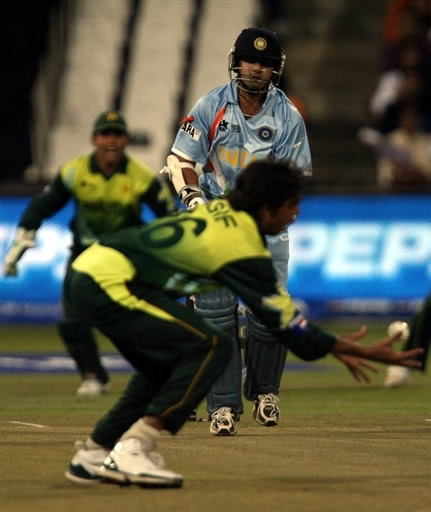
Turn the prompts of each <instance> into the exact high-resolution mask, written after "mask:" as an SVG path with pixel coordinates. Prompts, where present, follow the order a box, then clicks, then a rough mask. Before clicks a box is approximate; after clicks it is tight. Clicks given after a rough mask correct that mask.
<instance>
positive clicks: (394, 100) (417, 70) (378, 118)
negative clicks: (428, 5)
mask: <svg viewBox="0 0 431 512" xmlns="http://www.w3.org/2000/svg"><path fill="white" fill-rule="evenodd" d="M412 103H415V104H416V105H417V106H418V109H419V114H420V124H421V126H420V127H421V129H423V130H425V131H431V71H430V59H429V55H428V52H427V51H426V49H425V47H424V45H423V44H422V43H421V41H419V40H418V39H416V38H408V39H404V40H403V41H401V42H400V44H399V53H398V62H397V65H396V67H394V68H392V69H390V70H388V71H386V72H384V73H382V75H381V76H380V77H379V79H378V81H377V85H376V88H375V91H374V93H373V94H372V96H371V99H370V112H371V116H372V119H373V121H374V123H373V124H374V125H375V126H376V128H377V129H378V130H380V131H381V132H382V133H389V132H390V131H392V130H394V129H395V128H396V127H397V126H398V120H399V115H400V111H401V109H402V108H403V106H404V105H406V104H412Z"/></svg>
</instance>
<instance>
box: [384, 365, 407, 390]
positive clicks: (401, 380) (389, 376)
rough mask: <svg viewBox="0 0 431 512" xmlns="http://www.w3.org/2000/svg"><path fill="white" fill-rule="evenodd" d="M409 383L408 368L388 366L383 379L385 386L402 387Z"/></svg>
mask: <svg viewBox="0 0 431 512" xmlns="http://www.w3.org/2000/svg"><path fill="white" fill-rule="evenodd" d="M410 383H411V375H410V370H409V369H408V368H404V366H389V368H388V371H387V372H386V377H385V379H384V381H383V386H384V387H385V388H402V387H404V386H408V385H409V384H410Z"/></svg>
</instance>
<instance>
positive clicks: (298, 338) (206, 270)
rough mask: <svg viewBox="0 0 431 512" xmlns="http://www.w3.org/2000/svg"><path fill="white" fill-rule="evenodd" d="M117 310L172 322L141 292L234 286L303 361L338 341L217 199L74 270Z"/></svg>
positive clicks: (94, 250)
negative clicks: (310, 317)
mask: <svg viewBox="0 0 431 512" xmlns="http://www.w3.org/2000/svg"><path fill="white" fill-rule="evenodd" d="M72 268H73V269H74V270H75V271H78V272H82V273H85V274H87V275H89V276H90V277H91V278H92V279H93V280H94V281H95V282H97V283H98V285H99V286H100V287H101V288H102V289H103V290H104V291H105V293H106V294H107V295H108V296H109V297H110V298H111V299H112V300H113V301H115V302H116V303H119V304H121V305H122V306H124V307H126V308H130V309H135V308H138V309H143V310H145V311H146V312H147V313H149V314H152V315H155V316H158V317H160V318H163V319H165V320H167V321H169V317H168V315H164V313H163V312H162V311H161V310H157V311H156V308H154V307H152V305H151V304H149V303H145V304H143V301H142V300H140V299H139V297H138V294H134V292H133V290H138V289H139V286H142V285H143V286H144V287H145V288H146V289H148V288H154V289H156V290H163V291H164V292H165V293H166V294H168V295H170V296H172V297H181V296H189V295H194V294H197V293H200V292H203V291H207V290H210V289H214V288H216V287H219V286H226V287H228V288H230V289H231V290H232V291H233V292H234V293H236V294H237V295H238V296H239V297H241V299H242V300H243V301H244V303H245V304H246V305H247V306H248V307H249V308H250V309H251V310H252V311H253V313H254V314H255V315H256V316H257V317H258V318H260V320H261V321H262V322H263V323H264V324H266V325H267V326H268V327H269V328H270V329H271V330H272V331H273V332H274V334H275V335H276V336H277V337H278V338H279V339H280V340H281V341H283V342H284V343H287V344H288V345H289V348H290V349H291V350H292V351H293V352H294V353H296V354H297V355H298V356H299V357H301V358H302V359H317V358H319V357H322V356H324V355H326V354H327V353H328V352H329V351H330V350H331V349H332V347H333V345H334V343H335V338H334V336H332V335H329V334H327V333H324V332H323V331H321V330H320V329H319V328H317V327H316V326H313V325H312V324H311V323H309V322H307V321H306V320H305V319H304V317H302V315H300V313H299V312H298V310H297V309H296V307H295V305H294V303H293V301H292V299H291V297H290V296H289V295H288V293H286V291H285V290H284V287H283V286H282V285H281V284H280V283H277V281H276V277H275V272H274V269H273V266H272V260H271V254H270V252H269V251H268V249H267V248H266V245H265V238H264V236H263V233H262V232H261V230H260V229H259V226H258V223H257V222H256V220H255V219H254V218H253V217H251V216H250V215H249V214H248V213H246V212H244V211H237V210H234V209H233V208H232V207H231V206H230V204H229V202H228V201H227V200H226V199H217V200H214V201H212V202H210V203H208V204H206V205H200V206H198V207H197V208H195V209H194V210H191V211H182V212H178V213H176V214H172V215H168V216H166V217H164V218H161V219H157V220H155V221H153V222H151V223H149V224H148V225H146V226H141V227H132V228H127V229H124V230H121V231H119V232H117V233H115V234H113V235H112V236H109V237H106V238H103V239H102V240H101V242H100V243H97V244H94V245H92V246H91V247H90V248H89V249H87V250H86V251H85V252H84V253H82V254H81V255H80V256H79V257H78V258H77V259H76V260H75V262H74V263H73V265H72Z"/></svg>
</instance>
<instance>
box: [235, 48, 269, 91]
mask: <svg viewBox="0 0 431 512" xmlns="http://www.w3.org/2000/svg"><path fill="white" fill-rule="evenodd" d="M273 70H274V68H273V65H272V61H271V59H264V60H263V61H262V60H257V59H255V58H253V57H243V58H241V60H240V61H239V70H238V76H239V78H240V82H241V87H242V88H243V89H245V90H246V91H248V92H250V93H253V94H256V93H263V92H266V91H267V90H268V87H269V84H270V83H271V78H272V72H273Z"/></svg>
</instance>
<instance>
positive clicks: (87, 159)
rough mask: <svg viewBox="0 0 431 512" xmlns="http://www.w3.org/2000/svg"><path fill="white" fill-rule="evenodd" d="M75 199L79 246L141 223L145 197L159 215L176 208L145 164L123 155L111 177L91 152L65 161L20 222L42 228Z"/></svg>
mask: <svg viewBox="0 0 431 512" xmlns="http://www.w3.org/2000/svg"><path fill="white" fill-rule="evenodd" d="M70 199H73V200H74V202H75V206H76V208H75V216H74V218H73V219H72V221H71V225H70V228H71V230H72V232H73V236H74V246H75V248H84V247H88V246H89V245H90V244H91V243H93V242H94V241H95V240H98V239H99V238H100V237H101V236H103V235H106V234H109V233H114V232H115V231H117V230H118V229H120V228H124V227H128V226H135V225H139V224H142V221H141V207H142V203H145V204H147V205H148V206H150V207H151V209H152V210H153V212H154V213H155V214H156V215H157V216H162V215H164V214H166V213H168V212H172V211H174V210H175V209H176V205H175V201H174V199H173V197H172V195H171V193H170V191H169V189H168V187H167V186H166V185H165V184H164V183H163V182H162V181H160V180H158V179H157V178H156V175H155V174H154V172H153V171H151V169H149V168H148V167H146V166H145V165H143V164H141V163H139V162H137V161H136V160H135V159H133V158H130V157H128V156H126V155H124V157H123V159H122V160H121V162H120V164H119V166H118V168H117V169H116V170H115V172H114V173H113V174H111V175H110V176H109V177H106V176H105V175H104V174H103V173H102V171H101V170H100V169H98V166H97V163H96V159H95V156H94V153H91V154H88V155H82V156H79V157H78V158H74V159H73V160H71V161H70V162H68V163H66V164H65V165H63V166H62V167H61V168H60V170H59V173H58V174H57V176H56V178H55V179H54V181H53V182H52V183H51V184H50V185H49V186H48V187H47V189H46V190H45V191H44V192H42V193H41V194H39V195H37V196H35V197H34V198H33V200H32V201H31V202H30V204H29V206H28V208H27V209H26V211H25V212H24V214H23V216H22V218H21V220H20V223H19V225H20V226H21V227H23V228H25V229H38V228H39V226H40V225H41V223H42V221H43V220H44V219H45V218H47V217H50V216H51V215H53V214H54V213H55V212H57V211H58V210H60V209H61V208H62V207H63V206H65V204H66V203H67V202H68V201H69V200H70Z"/></svg>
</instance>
